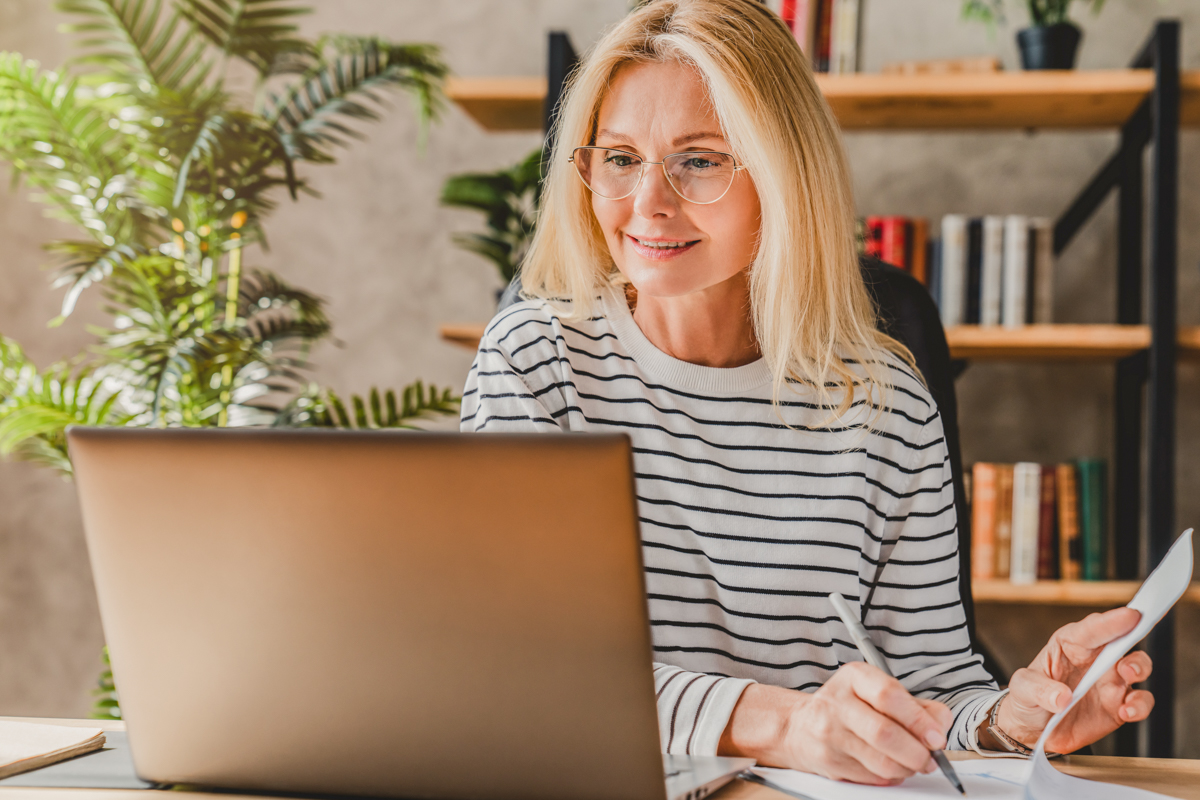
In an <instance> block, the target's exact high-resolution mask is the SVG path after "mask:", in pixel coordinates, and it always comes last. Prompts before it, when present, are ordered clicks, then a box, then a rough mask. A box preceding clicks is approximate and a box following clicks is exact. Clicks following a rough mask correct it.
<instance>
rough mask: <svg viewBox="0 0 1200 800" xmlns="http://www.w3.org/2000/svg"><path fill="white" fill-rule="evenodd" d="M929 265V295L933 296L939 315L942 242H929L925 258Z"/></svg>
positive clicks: (940, 306) (932, 240)
mask: <svg viewBox="0 0 1200 800" xmlns="http://www.w3.org/2000/svg"><path fill="white" fill-rule="evenodd" d="M927 261H928V264H929V273H928V275H929V283H928V286H929V293H930V294H931V295H933V300H934V302H935V303H937V306H938V313H939V314H941V309H942V240H941V239H930V240H929V255H928V257H927Z"/></svg>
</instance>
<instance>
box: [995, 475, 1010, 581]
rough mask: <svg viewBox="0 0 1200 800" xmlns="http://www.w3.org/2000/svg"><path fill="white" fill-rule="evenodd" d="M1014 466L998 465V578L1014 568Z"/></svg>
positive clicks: (1006, 575) (1006, 574) (1004, 576)
mask: <svg viewBox="0 0 1200 800" xmlns="http://www.w3.org/2000/svg"><path fill="white" fill-rule="evenodd" d="M1012 515H1013V465H1012V464H997V465H996V577H997V578H1007V577H1008V572H1009V569H1010V568H1011V567H1012V519H1013V516H1012Z"/></svg>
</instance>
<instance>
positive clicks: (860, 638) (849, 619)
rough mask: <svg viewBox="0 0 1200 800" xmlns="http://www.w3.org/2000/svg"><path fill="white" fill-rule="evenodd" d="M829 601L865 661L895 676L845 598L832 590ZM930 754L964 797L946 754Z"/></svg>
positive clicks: (935, 752)
mask: <svg viewBox="0 0 1200 800" xmlns="http://www.w3.org/2000/svg"><path fill="white" fill-rule="evenodd" d="M829 602H831V603H833V607H834V609H835V610H836V611H837V613H838V616H839V617H841V618H842V622H844V623H845V624H846V628H847V629H849V631H850V638H851V639H853V640H854V644H855V645H856V646H857V647H858V651H859V652H860V653H862V654H863V658H865V659H866V660H867V663H868V664H870V665H871V666H872V667H875V668H876V669H878V670H880V671H881V672H883V674H884V675H887V676H888V677H890V678H894V677H896V676H895V675H892V671H891V670H890V669H888V665H887V662H886V661H884V660H883V656H882V655H880V654H879V651H878V650H876V649H875V645H874V643H873V642H872V641H871V637H870V636H868V635H867V629H866V628H864V627H863V626H862V623H861V622H859V621H858V616H857V615H855V613H854V611H852V610H851V608H850V604H849V603H847V602H846V598H844V597H842V596H841V595H840V594H838V593H837V592H834V593H833V594H831V595H829ZM930 754H931V755H932V756H933V760H934V761H935V762H936V763H937V765H938V767H940V768H941V770H942V774H943V775H945V776H946V778H947V779H949V781H950V783H951V785H953V786H954V788H955V789H958V791H959V793H960V794H962V795H963V796H964V797H966V795H967V790H966V789H964V788H963V785H962V781H960V780H959V779H958V774H957V773H956V772H955V771H954V767H952V766H950V761H949V760H948V759H947V758H946V754H945V753H943V752H942V751H941V750H932V751H930Z"/></svg>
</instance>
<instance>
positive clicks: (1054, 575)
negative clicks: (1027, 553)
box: [1037, 464, 1058, 581]
mask: <svg viewBox="0 0 1200 800" xmlns="http://www.w3.org/2000/svg"><path fill="white" fill-rule="evenodd" d="M1055 472H1056V469H1055V467H1054V465H1050V466H1046V465H1044V464H1043V465H1042V494H1041V504H1040V506H1039V508H1038V557H1037V577H1038V580H1039V581H1053V580H1057V579H1058V530H1057V526H1056V525H1055V523H1056V522H1057V520H1056V519H1055V517H1056V516H1057V515H1056V514H1055V510H1056V509H1055V507H1054V499H1055V495H1056V494H1057V492H1056V491H1055V480H1054V477H1055Z"/></svg>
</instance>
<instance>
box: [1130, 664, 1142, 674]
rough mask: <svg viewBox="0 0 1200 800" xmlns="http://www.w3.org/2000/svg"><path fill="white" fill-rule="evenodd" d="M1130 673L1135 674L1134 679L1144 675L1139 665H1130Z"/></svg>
mask: <svg viewBox="0 0 1200 800" xmlns="http://www.w3.org/2000/svg"><path fill="white" fill-rule="evenodd" d="M1129 671H1130V672H1132V673H1133V674H1134V677H1137V676H1138V675H1141V674H1142V671H1141V670H1140V669H1138V665H1137V664H1130V665H1129Z"/></svg>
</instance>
